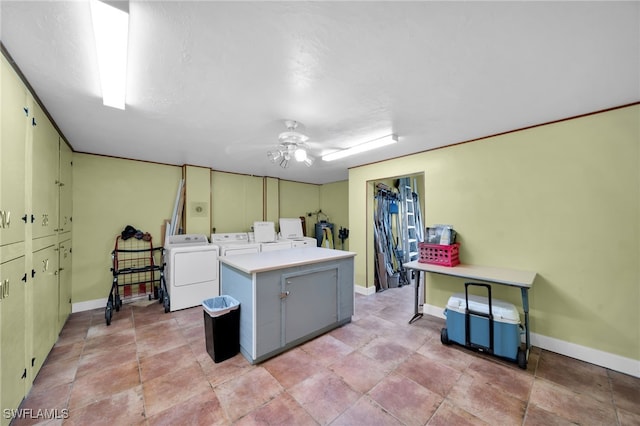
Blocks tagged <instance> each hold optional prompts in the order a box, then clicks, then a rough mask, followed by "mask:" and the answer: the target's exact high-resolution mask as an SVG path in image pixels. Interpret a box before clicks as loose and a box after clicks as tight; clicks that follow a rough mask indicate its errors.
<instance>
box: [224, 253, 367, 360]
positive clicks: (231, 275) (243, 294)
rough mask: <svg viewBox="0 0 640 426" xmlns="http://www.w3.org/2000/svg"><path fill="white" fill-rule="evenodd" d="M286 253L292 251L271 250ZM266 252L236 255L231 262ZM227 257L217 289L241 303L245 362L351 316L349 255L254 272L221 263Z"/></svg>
mask: <svg viewBox="0 0 640 426" xmlns="http://www.w3.org/2000/svg"><path fill="white" fill-rule="evenodd" d="M292 250H293V251H296V250H297V251H307V250H309V251H315V250H326V249H322V248H311V249H309V248H306V249H292ZM331 251H332V252H338V251H337V250H331ZM287 252H291V251H290V250H283V251H282V252H273V253H287ZM339 253H345V252H339ZM267 254H270V253H257V254H250V255H243V256H238V257H234V259H233V260H232V262H238V259H242V258H244V259H248V258H250V257H251V256H260V257H261V258H264V257H265V255H267ZM285 256H286V255H285ZM274 259H275V257H274ZM229 260H230V259H226V260H225V259H221V264H220V293H221V294H226V295H229V296H231V297H233V298H234V299H236V300H238V302H240V351H241V352H242V354H243V355H244V356H245V358H247V359H248V360H249V362H251V363H257V362H261V361H264V360H266V359H268V358H270V357H272V356H274V355H277V354H279V353H281V352H283V351H285V350H287V349H289V348H292V347H294V346H297V345H299V344H300V343H303V342H305V341H307V340H310V339H312V338H314V337H316V336H319V335H320V334H323V333H325V332H327V331H329V330H331V329H334V328H336V327H339V326H341V325H343V324H346V323H348V322H350V321H351V316H352V315H353V302H354V300H353V298H354V284H353V273H354V269H353V257H347V258H335V259H331V258H329V259H325V260H323V261H320V262H318V261H312V262H310V263H309V264H304V265H296V266H287V264H286V263H284V264H283V265H281V266H280V267H275V269H273V268H274V267H272V268H271V269H270V270H265V271H259V270H258V271H255V272H254V271H251V270H246V269H243V268H242V267H240V268H238V267H236V266H234V265H231V264H228V263H225V262H227V261H229ZM239 262H242V260H239Z"/></svg>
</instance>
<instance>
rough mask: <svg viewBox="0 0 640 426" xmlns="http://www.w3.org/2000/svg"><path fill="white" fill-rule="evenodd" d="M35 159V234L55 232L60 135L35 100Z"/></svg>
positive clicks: (32, 124)
mask: <svg viewBox="0 0 640 426" xmlns="http://www.w3.org/2000/svg"><path fill="white" fill-rule="evenodd" d="M30 103H31V104H32V106H31V109H32V110H33V114H32V117H31V132H32V141H33V143H32V147H33V155H32V163H33V180H32V194H33V216H34V221H33V238H40V237H45V236H48V235H54V234H55V232H56V231H55V230H56V229H57V226H58V164H59V154H58V151H59V138H58V132H57V131H56V129H55V128H54V127H53V125H52V124H51V122H50V121H49V119H48V118H47V116H46V115H45V114H44V112H43V111H42V109H41V108H40V106H39V105H38V104H37V103H36V102H30Z"/></svg>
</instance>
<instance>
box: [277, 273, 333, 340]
mask: <svg viewBox="0 0 640 426" xmlns="http://www.w3.org/2000/svg"><path fill="white" fill-rule="evenodd" d="M283 278H284V279H283V282H282V291H283V298H282V303H283V304H284V307H283V311H284V339H285V341H284V344H285V345H286V344H288V343H291V342H293V341H294V340H296V339H300V338H302V337H305V336H307V335H309V334H311V333H314V332H317V331H318V330H320V329H322V328H324V327H328V326H330V325H332V324H335V323H336V322H337V321H338V269H337V267H335V268H334V267H332V268H329V269H324V270H316V271H310V272H304V273H302V274H300V275H289V276H285V277H283Z"/></svg>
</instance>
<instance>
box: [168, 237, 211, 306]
mask: <svg viewBox="0 0 640 426" xmlns="http://www.w3.org/2000/svg"><path fill="white" fill-rule="evenodd" d="M164 249H165V252H164V262H165V264H166V265H165V280H166V285H167V292H168V293H169V306H170V310H171V311H176V310H178V309H185V308H191V307H194V306H199V305H202V301H203V300H205V299H210V298H212V297H216V296H218V295H219V294H220V282H219V278H218V270H219V265H218V248H217V247H215V246H211V245H210V244H209V241H208V240H207V237H206V235H202V234H185V235H171V236H169V237H168V239H167V241H165V245H164Z"/></svg>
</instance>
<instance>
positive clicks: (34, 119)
mask: <svg viewBox="0 0 640 426" xmlns="http://www.w3.org/2000/svg"><path fill="white" fill-rule="evenodd" d="M31 125H32V126H33V127H35V126H37V125H38V124H37V123H36V118H35V117H32V118H31Z"/></svg>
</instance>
